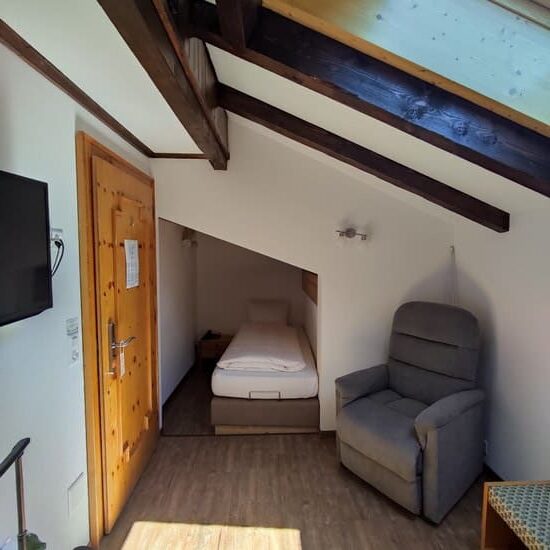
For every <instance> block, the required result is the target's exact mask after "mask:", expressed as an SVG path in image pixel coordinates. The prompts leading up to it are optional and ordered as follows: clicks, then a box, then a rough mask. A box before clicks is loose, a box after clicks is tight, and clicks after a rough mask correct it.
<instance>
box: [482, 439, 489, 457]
mask: <svg viewBox="0 0 550 550" xmlns="http://www.w3.org/2000/svg"><path fill="white" fill-rule="evenodd" d="M488 454H489V442H488V441H487V440H486V439H484V440H483V456H484V457H487V455H488Z"/></svg>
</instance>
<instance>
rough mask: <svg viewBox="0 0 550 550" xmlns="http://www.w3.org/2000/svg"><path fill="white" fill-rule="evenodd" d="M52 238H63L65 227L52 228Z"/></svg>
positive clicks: (55, 239)
mask: <svg viewBox="0 0 550 550" xmlns="http://www.w3.org/2000/svg"><path fill="white" fill-rule="evenodd" d="M50 239H51V240H52V241H57V240H59V239H63V229H59V228H56V227H51V228H50Z"/></svg>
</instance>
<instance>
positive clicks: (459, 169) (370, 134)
mask: <svg viewBox="0 0 550 550" xmlns="http://www.w3.org/2000/svg"><path fill="white" fill-rule="evenodd" d="M208 48H209V51H210V54H211V57H212V61H213V63H214V66H215V69H216V72H217V74H218V78H219V80H220V81H221V82H223V83H224V84H227V85H228V86H231V87H233V88H236V89H238V90H240V91H242V92H244V93H246V94H248V95H250V96H253V97H255V98H257V99H259V100H261V101H264V102H266V103H269V104H270V105H273V106H274V107H278V108H279V109H282V110H283V111H286V112H287V113H290V114H292V115H295V116H297V117H299V118H302V119H304V120H306V121H308V122H311V123H312V124H316V125H317V126H320V127H322V128H324V129H326V130H328V131H330V132H333V133H335V134H338V135H340V136H342V137H344V138H346V139H349V140H350V141H353V142H355V143H358V144H359V145H362V146H364V147H367V148H369V149H371V150H373V151H376V152H377V153H380V154H382V155H384V156H386V157H388V158H391V159H393V160H395V161H396V162H399V163H401V164H404V165H406V166H409V167H410V168H413V169H415V170H418V171H419V172H422V173H424V174H427V175H429V176H431V177H433V178H435V179H437V180H439V181H441V182H443V183H446V184H447V185H450V186H452V187H455V188H456V189H460V190H461V191H464V192H466V193H468V194H470V195H472V196H474V197H477V198H479V199H481V200H484V201H487V202H489V203H491V204H493V205H494V206H498V207H499V208H503V209H504V210H507V211H509V212H511V213H514V212H516V213H517V212H519V211H522V210H524V209H527V208H532V207H537V205H539V206H540V203H541V202H542V201H541V198H542V197H541V196H540V195H538V194H537V193H535V192H533V191H530V190H528V189H526V188H524V187H521V186H520V185H518V184H516V183H514V182H512V181H510V180H507V179H506V178H503V177H501V176H499V175H497V174H494V173H492V172H489V171H488V170H485V169H483V168H481V167H479V166H477V165H475V164H472V163H470V162H468V161H466V160H464V159H461V158H459V157H457V156H455V155H452V154H451V153H448V152H446V151H443V150H442V149H438V148H437V147H434V146H432V145H430V144H428V143H426V142H424V141H421V140H419V139H417V138H415V137H413V136H411V135H409V134H406V133H405V132H402V131H400V130H397V129H396V128H393V127H392V126H389V125H387V124H385V123H383V122H380V121H378V120H376V119H374V118H372V117H369V116H367V115H364V114H362V113H360V112H358V111H356V110H354V109H351V108H350V107H346V106H345V105H342V104H340V103H338V102H336V101H334V100H332V99H329V98H327V97H325V96H323V95H321V94H318V93H317V92H313V91H311V90H309V89H308V88H305V87H303V86H301V85H299V84H296V83H295V82H292V81H290V80H287V79H286V78H283V77H281V76H279V75H277V74H275V73H272V72H270V71H267V70H266V69H263V68H261V67H258V66H257V65H254V64H252V63H249V62H247V61H244V60H242V59H240V58H238V57H236V56H234V55H232V54H229V53H227V52H225V51H223V50H220V49H218V48H216V47H213V46H208ZM381 189H384V190H386V191H387V192H389V193H395V191H394V189H396V188H394V187H393V186H391V185H390V184H389V183H388V184H385V185H384V186H381ZM396 192H397V193H398V194H399V195H401V196H403V195H404V194H407V193H406V192H405V191H402V190H398V189H397V190H396Z"/></svg>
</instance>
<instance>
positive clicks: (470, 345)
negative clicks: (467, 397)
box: [388, 302, 480, 404]
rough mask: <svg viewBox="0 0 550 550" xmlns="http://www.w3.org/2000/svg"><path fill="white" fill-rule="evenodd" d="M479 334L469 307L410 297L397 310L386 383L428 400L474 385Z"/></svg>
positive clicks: (409, 394)
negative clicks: (387, 381) (420, 300)
mask: <svg viewBox="0 0 550 550" xmlns="http://www.w3.org/2000/svg"><path fill="white" fill-rule="evenodd" d="M479 347H480V335H479V326H478V322H477V319H476V318H475V317H474V316H473V315H472V314H471V313H470V312H468V311H466V310H464V309H461V308H458V307H454V306H449V305H445V304H437V303H431V302H409V303H407V304H403V305H402V306H401V307H400V308H399V309H398V310H397V311H396V313H395V316H394V319H393V327H392V335H391V340H390V353H389V355H390V356H389V360H388V370H389V385H390V387H391V388H392V389H393V390H395V391H396V392H398V393H399V394H401V395H403V396H405V397H410V398H412V399H417V400H419V401H422V402H424V403H427V404H431V403H434V402H435V401H437V400H439V399H441V398H443V397H445V396H447V395H450V394H452V393H455V392H458V391H464V390H468V389H472V388H475V387H477V369H478V362H479Z"/></svg>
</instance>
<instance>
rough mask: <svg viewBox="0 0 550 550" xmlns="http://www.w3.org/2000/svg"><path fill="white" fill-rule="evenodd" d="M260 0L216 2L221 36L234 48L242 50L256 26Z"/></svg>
mask: <svg viewBox="0 0 550 550" xmlns="http://www.w3.org/2000/svg"><path fill="white" fill-rule="evenodd" d="M261 5H262V2H261V0H217V1H216V6H217V9H218V19H219V22H220V29H221V33H222V36H223V37H224V38H225V40H227V41H228V42H229V43H230V44H231V45H232V46H233V47H234V48H237V49H243V48H245V47H246V43H247V42H248V39H249V37H250V35H251V34H252V31H253V30H254V25H255V24H256V19H257V18H258V13H259V11H260V7H261Z"/></svg>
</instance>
